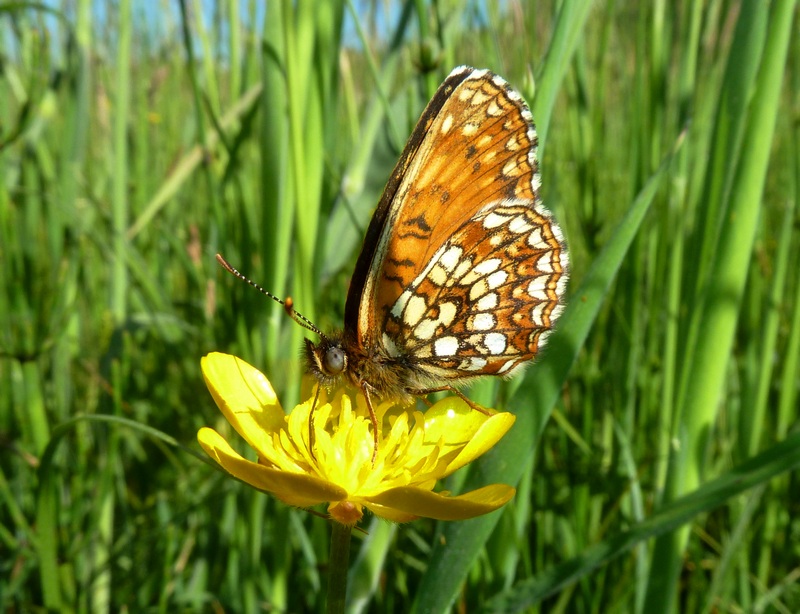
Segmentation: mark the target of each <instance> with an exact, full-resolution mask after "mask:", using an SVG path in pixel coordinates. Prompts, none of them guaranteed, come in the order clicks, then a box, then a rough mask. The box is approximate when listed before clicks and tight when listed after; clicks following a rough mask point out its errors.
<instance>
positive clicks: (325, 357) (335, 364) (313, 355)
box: [306, 336, 347, 385]
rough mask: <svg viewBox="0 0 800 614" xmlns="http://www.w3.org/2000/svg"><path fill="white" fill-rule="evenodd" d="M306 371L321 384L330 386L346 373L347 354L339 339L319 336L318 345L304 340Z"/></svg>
mask: <svg viewBox="0 0 800 614" xmlns="http://www.w3.org/2000/svg"><path fill="white" fill-rule="evenodd" d="M306 362H307V364H308V370H309V371H310V372H311V373H312V374H313V375H315V376H316V378H317V379H318V380H319V381H320V382H322V383H323V384H326V385H327V384H332V383H333V382H334V381H335V380H336V379H337V378H338V377H339V376H340V375H341V374H342V373H344V372H345V371H347V352H345V349H344V346H343V344H342V341H341V339H337V338H330V337H326V336H321V337H320V341H319V343H314V342H313V341H311V340H310V339H306Z"/></svg>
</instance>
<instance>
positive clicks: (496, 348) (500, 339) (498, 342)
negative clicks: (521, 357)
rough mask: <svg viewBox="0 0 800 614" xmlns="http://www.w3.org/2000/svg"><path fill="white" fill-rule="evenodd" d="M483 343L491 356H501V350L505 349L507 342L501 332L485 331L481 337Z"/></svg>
mask: <svg viewBox="0 0 800 614" xmlns="http://www.w3.org/2000/svg"><path fill="white" fill-rule="evenodd" d="M483 345H485V346H486V348H487V349H488V350H489V353H490V354H492V355H493V356H502V355H503V352H505V351H506V345H508V342H507V340H506V336H505V335H504V334H503V333H487V334H486V336H485V337H484V338H483Z"/></svg>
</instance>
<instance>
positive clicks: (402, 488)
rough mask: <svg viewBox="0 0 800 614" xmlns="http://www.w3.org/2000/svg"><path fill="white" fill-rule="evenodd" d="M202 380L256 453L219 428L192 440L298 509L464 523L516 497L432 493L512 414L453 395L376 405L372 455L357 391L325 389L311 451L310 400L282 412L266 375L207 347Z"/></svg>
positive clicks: (501, 489)
mask: <svg viewBox="0 0 800 614" xmlns="http://www.w3.org/2000/svg"><path fill="white" fill-rule="evenodd" d="M201 367H202V370H203V376H204V377H205V380H206V385H207V386H208V388H209V390H210V391H211V394H212V396H213V397H214V400H215V401H216V403H217V405H218V406H219V408H220V409H221V410H222V413H223V414H224V415H225V418H226V419H227V420H228V422H230V423H231V425H232V426H233V428H234V429H236V431H237V432H238V433H239V435H241V436H242V437H243V438H244V440H245V441H246V442H247V443H248V444H249V445H250V447H252V448H253V449H254V450H255V451H256V453H257V454H258V461H257V462H253V461H249V460H247V459H245V458H243V457H242V456H240V455H239V454H237V453H236V452H235V451H234V450H233V448H232V447H231V446H230V445H229V444H228V442H227V441H225V439H224V438H223V437H222V436H221V435H220V434H219V433H217V432H216V431H214V430H213V429H210V428H202V429H200V431H199V432H198V434H197V439H198V441H199V442H200V445H201V446H202V447H203V449H204V450H205V451H206V453H207V454H208V455H209V456H211V457H212V458H213V459H214V460H216V461H217V462H218V463H219V464H220V465H221V466H222V467H223V468H224V469H225V470H226V471H228V473H230V474H232V475H233V476H235V477H237V478H239V479H240V480H242V481H244V482H247V483H248V484H250V485H252V486H254V487H255V488H257V489H259V490H263V491H266V492H269V493H272V494H273V495H275V496H276V497H278V498H279V499H280V500H281V501H284V502H285V503H287V504H289V505H293V506H297V507H309V506H312V505H317V504H320V503H326V502H327V503H329V506H328V512H329V514H330V515H331V517H333V518H334V519H335V520H337V521H338V522H341V523H342V524H348V525H353V524H355V523H357V522H358V521H359V520H360V519H361V517H362V515H363V508H364V507H366V508H367V509H369V510H370V511H372V512H373V513H374V514H376V515H377V516H381V517H383V518H387V519H388V520H392V521H395V522H406V521H409V520H414V519H415V518H418V517H427V518H436V519H439V520H463V519H466V518H472V517H474V516H479V515H481V514H487V513H489V512H491V511H494V510H496V509H497V508H499V507H501V506H502V505H504V504H505V503H506V502H508V501H509V500H510V499H511V497H513V496H514V492H515V491H514V489H513V488H512V487H510V486H507V485H505V484H492V485H490V486H485V487H483V488H479V489H478V490H474V491H472V492H469V493H466V494H463V495H460V496H457V497H451V496H449V494H448V493H446V492H439V493H435V492H433V487H434V485H435V483H436V481H437V480H439V479H440V478H443V477H445V476H447V475H450V474H451V473H453V472H454V471H455V470H456V469H459V468H460V467H463V466H464V465H466V464H467V463H470V462H471V461H473V460H474V459H475V458H477V457H478V456H480V455H481V454H483V453H484V452H486V451H487V450H489V449H490V448H491V447H492V446H493V445H494V444H495V443H497V441H499V440H500V438H501V437H502V436H503V435H504V434H505V433H506V431H508V429H509V428H511V425H512V424H513V423H514V416H513V415H512V414H509V413H497V412H493V411H490V412H489V414H490V415H485V414H482V413H480V412H478V411H475V410H473V409H471V408H470V407H469V405H467V404H466V403H465V402H464V401H463V400H461V399H460V398H457V397H451V398H448V399H444V400H442V401H439V402H438V403H436V404H435V405H433V406H432V407H431V408H429V409H428V410H427V411H426V412H424V413H422V412H419V411H414V412H411V411H410V410H408V408H402V407H397V406H396V405H394V404H392V403H389V402H383V403H380V404H379V405H378V406H377V407H375V411H376V415H377V417H378V423H379V424H380V425H381V431H382V432H381V433H380V437H379V444H378V451H377V456H376V457H375V461H374V463H373V461H372V456H373V451H374V442H373V436H372V433H371V428H372V427H371V423H370V419H369V413H368V411H367V407H366V399H365V398H364V396H363V394H361V393H358V394H354V393H353V392H352V391H348V390H345V389H340V390H339V391H338V392H336V393H335V394H334V395H333V397H332V398H328V397H327V394H326V393H325V392H324V390H323V391H321V392H320V397H319V399H318V400H317V407H316V409H314V413H313V423H312V424H313V453H312V451H311V449H310V448H309V414H310V412H311V410H312V406H313V404H314V397H313V395H312V397H311V398H310V399H308V400H307V401H305V402H304V403H301V404H300V405H298V406H297V407H295V408H294V410H293V411H292V412H291V413H289V414H288V415H285V414H284V412H283V409H281V406H280V403H279V402H278V398H277V396H276V395H275V392H274V390H273V389H272V386H271V385H270V383H269V381H268V380H267V378H266V377H265V376H264V375H263V374H262V373H260V372H259V371H258V370H257V369H255V368H254V367H252V366H250V365H249V364H247V363H246V362H244V361H243V360H241V359H239V358H237V357H235V356H231V355H229V354H220V353H213V354H209V355H208V356H206V357H204V358H203V359H202V361H201Z"/></svg>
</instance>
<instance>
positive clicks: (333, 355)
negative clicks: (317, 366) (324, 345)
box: [323, 347, 347, 375]
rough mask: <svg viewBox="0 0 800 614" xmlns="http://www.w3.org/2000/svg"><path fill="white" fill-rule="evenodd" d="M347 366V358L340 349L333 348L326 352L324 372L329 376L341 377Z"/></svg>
mask: <svg viewBox="0 0 800 614" xmlns="http://www.w3.org/2000/svg"><path fill="white" fill-rule="evenodd" d="M346 365H347V356H346V355H345V353H344V350H343V349H342V348H339V347H331V348H328V350H327V351H326V352H325V357H324V358H323V370H324V371H325V373H326V374H327V375H339V373H341V372H342V371H344V368H345V366H346Z"/></svg>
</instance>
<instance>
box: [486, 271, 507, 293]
mask: <svg viewBox="0 0 800 614" xmlns="http://www.w3.org/2000/svg"><path fill="white" fill-rule="evenodd" d="M507 279H508V273H506V272H505V271H495V272H494V273H492V274H491V275H489V277H487V278H486V283H487V284H488V285H489V289H490V290H494V289H495V288H499V287H500V286H502V285H503V284H504V283H506V280H507Z"/></svg>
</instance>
